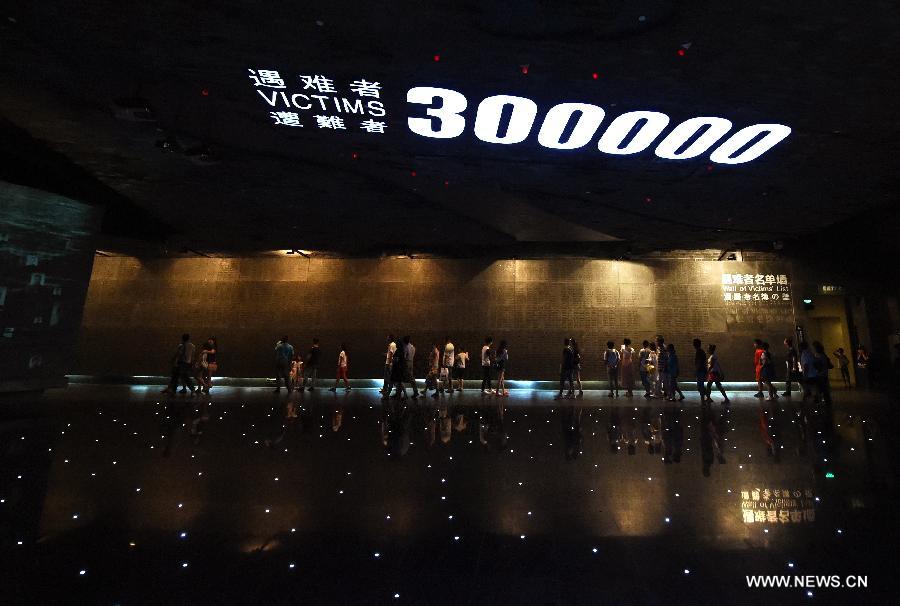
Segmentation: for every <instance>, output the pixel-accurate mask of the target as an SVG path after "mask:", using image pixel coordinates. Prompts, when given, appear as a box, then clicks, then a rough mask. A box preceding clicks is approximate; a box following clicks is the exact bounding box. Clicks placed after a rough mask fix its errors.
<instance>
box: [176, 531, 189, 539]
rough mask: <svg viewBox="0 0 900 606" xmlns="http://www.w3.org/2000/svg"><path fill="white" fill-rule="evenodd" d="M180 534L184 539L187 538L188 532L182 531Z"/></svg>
mask: <svg viewBox="0 0 900 606" xmlns="http://www.w3.org/2000/svg"><path fill="white" fill-rule="evenodd" d="M178 536H179V537H180V538H182V539H186V538H187V533H186V532H182V533H181V534H179V535H178Z"/></svg>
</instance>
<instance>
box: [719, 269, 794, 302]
mask: <svg viewBox="0 0 900 606" xmlns="http://www.w3.org/2000/svg"><path fill="white" fill-rule="evenodd" d="M722 296H723V298H724V299H725V301H726V302H729V303H753V302H755V301H758V302H761V303H779V302H790V301H791V285H790V283H789V282H788V277H787V276H786V275H784V274H778V275H775V274H725V273H723V274H722Z"/></svg>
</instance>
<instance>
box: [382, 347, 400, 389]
mask: <svg viewBox="0 0 900 606" xmlns="http://www.w3.org/2000/svg"><path fill="white" fill-rule="evenodd" d="M387 343H388V344H387V354H385V356H384V385H383V386H382V388H381V396H382V398H387V397H388V394H390V393H391V365H392V362H393V358H394V352H395V351H397V343H395V342H394V335H388V338H387Z"/></svg>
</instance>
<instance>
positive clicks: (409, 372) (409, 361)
mask: <svg viewBox="0 0 900 606" xmlns="http://www.w3.org/2000/svg"><path fill="white" fill-rule="evenodd" d="M415 358H416V346H415V345H413V342H412V338H411V337H410V336H409V335H406V336H405V337H403V366H404V368H405V370H406V371H405V372H404V374H403V382H404V383H409V385H410V387H412V397H413V399H416V398H418V397H419V388H418V387H416V373H415V367H414V366H413V362H415ZM403 391H404V393H405V392H406V388H405V387H404V388H403Z"/></svg>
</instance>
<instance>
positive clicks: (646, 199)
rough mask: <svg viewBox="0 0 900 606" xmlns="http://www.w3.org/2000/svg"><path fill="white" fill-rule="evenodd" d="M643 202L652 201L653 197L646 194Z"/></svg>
mask: <svg viewBox="0 0 900 606" xmlns="http://www.w3.org/2000/svg"><path fill="white" fill-rule="evenodd" d="M644 202H646V203H647V204H649V203H650V202H653V198H651V197H650V196H647V197H646V198H644Z"/></svg>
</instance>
